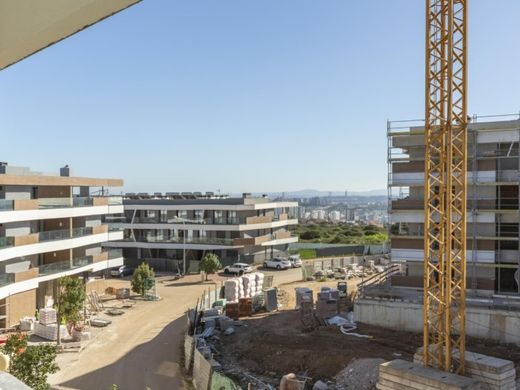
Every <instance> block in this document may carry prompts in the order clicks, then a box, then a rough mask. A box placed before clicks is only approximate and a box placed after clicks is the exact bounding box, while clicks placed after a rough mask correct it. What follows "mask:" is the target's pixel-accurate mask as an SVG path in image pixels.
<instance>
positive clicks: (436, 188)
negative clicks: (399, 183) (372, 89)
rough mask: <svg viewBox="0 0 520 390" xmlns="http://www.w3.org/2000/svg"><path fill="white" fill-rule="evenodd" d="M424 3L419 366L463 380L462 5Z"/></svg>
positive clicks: (444, 0) (457, 0)
mask: <svg viewBox="0 0 520 390" xmlns="http://www.w3.org/2000/svg"><path fill="white" fill-rule="evenodd" d="M467 2H468V0H426V107H425V108H426V118H425V119H426V122H425V145H426V151H425V182H424V211H425V225H424V226H425V229H424V313H423V315H424V364H425V365H427V366H433V367H437V368H439V369H443V370H446V371H451V372H454V373H457V374H463V373H464V361H465V359H464V353H465V330H464V326H465V291H466V199H467V197H466V187H467V185H466V180H467V177H466V175H467V118H468V116H467V35H466V33H467V8H468V4H467Z"/></svg>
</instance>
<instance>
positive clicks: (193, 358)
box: [184, 285, 241, 390]
mask: <svg viewBox="0 0 520 390" xmlns="http://www.w3.org/2000/svg"><path fill="white" fill-rule="evenodd" d="M219 290H220V289H219V288H218V286H217V285H215V286H214V288H213V289H210V290H209V291H205V292H204V293H203V294H202V296H201V298H200V299H199V300H198V302H197V305H196V307H195V309H194V310H193V309H192V310H189V311H188V312H187V313H186V317H187V322H188V327H187V332H186V334H185V336H184V368H185V371H186V373H188V374H189V375H190V376H191V378H192V384H193V387H194V388H195V389H196V390H220V389H223V388H224V389H226V390H228V389H229V390H240V389H241V387H240V386H239V385H237V384H236V383H235V382H234V381H233V380H232V379H231V378H228V377H227V376H226V375H224V374H223V373H221V372H218V371H216V370H215V369H214V366H213V364H212V361H211V359H210V357H209V356H208V359H207V358H206V357H205V356H204V354H203V353H202V352H201V351H199V350H198V349H197V340H198V339H199V336H200V335H196V334H195V333H196V329H195V327H196V323H197V315H198V313H199V312H200V311H201V310H203V309H205V308H209V307H211V305H213V303H214V302H215V301H216V300H218V295H219ZM190 334H194V335H193V336H190Z"/></svg>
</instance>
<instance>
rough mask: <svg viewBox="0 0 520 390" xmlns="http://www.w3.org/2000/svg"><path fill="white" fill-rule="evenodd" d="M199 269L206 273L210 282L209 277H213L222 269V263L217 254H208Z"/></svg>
mask: <svg viewBox="0 0 520 390" xmlns="http://www.w3.org/2000/svg"><path fill="white" fill-rule="evenodd" d="M199 268H200V270H201V271H204V273H205V274H206V280H208V275H209V274H211V275H212V274H214V273H215V272H217V271H218V270H219V269H221V268H222V263H221V262H220V259H219V258H218V256H217V255H216V254H214V253H206V255H205V256H204V257H203V258H202V260H201V261H200V264H199Z"/></svg>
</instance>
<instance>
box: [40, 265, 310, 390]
mask: <svg viewBox="0 0 520 390" xmlns="http://www.w3.org/2000/svg"><path fill="white" fill-rule="evenodd" d="M266 273H267V274H271V272H266ZM272 274H273V275H275V277H274V283H275V284H276V285H278V284H281V283H289V282H291V281H294V280H298V279H299V278H301V271H300V270H299V269H295V270H288V271H278V272H273V273H272ZM213 279H215V277H213ZM207 287H208V286H207V285H202V284H201V283H200V277H199V276H190V277H185V278H184V279H182V280H180V281H176V282H164V283H158V284H157V293H158V295H160V296H161V297H162V298H163V299H162V300H161V301H158V302H144V301H141V302H138V304H137V305H136V307H134V308H132V309H130V310H128V311H127V312H126V313H125V314H124V315H123V316H121V317H118V318H115V319H114V323H113V324H112V325H110V326H109V327H108V328H106V329H104V330H103V331H102V332H100V333H99V334H98V335H97V337H96V339H95V340H93V341H92V342H91V343H89V345H88V346H87V347H86V348H85V349H84V350H83V351H82V352H81V353H80V354H78V355H75V356H74V357H73V358H71V357H70V356H63V355H62V356H60V359H59V363H60V366H61V371H60V372H59V373H57V374H55V375H53V376H51V377H50V378H49V383H50V384H51V385H52V388H53V389H63V390H64V389H78V390H110V389H111V386H112V384H117V385H118V388H119V389H120V390H145V389H146V387H149V388H150V389H152V390H163V389H164V390H167V389H183V388H186V387H185V384H184V381H183V379H182V375H181V372H180V369H179V362H180V346H179V345H180V344H179V343H180V341H181V339H182V335H183V332H184V329H185V325H186V320H185V318H184V313H185V311H186V310H187V309H188V308H189V307H191V306H193V305H194V303H195V302H196V300H197V298H198V297H199V296H200V295H201V293H202V291H203V290H204V289H205V288H206V289H207ZM64 355H65V354H64Z"/></svg>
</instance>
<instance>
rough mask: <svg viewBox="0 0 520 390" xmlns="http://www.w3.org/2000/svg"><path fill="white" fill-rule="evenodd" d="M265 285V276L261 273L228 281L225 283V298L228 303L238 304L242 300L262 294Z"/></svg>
mask: <svg viewBox="0 0 520 390" xmlns="http://www.w3.org/2000/svg"><path fill="white" fill-rule="evenodd" d="M263 284H264V274H263V273H261V272H253V273H252V274H247V275H243V276H241V277H239V278H233V279H228V280H226V282H225V283H224V296H225V298H226V300H227V301H228V302H238V300H239V299H240V298H252V297H254V296H256V295H258V294H261V293H262V287H263Z"/></svg>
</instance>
